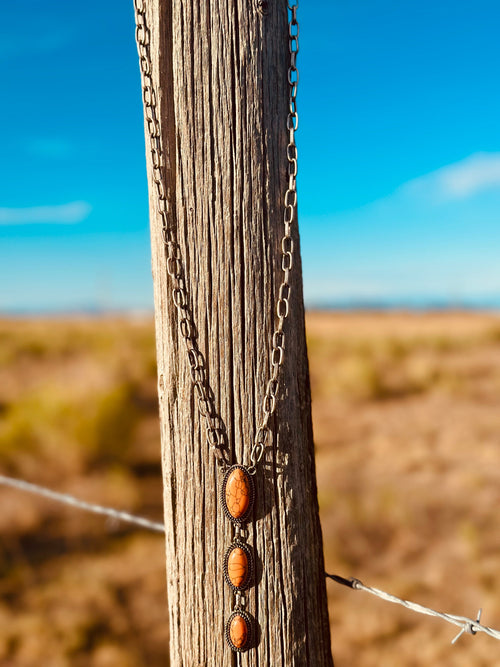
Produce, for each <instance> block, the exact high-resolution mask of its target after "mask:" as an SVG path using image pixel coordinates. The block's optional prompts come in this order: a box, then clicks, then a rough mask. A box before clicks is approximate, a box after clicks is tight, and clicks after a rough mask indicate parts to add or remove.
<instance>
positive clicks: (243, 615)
mask: <svg viewBox="0 0 500 667" xmlns="http://www.w3.org/2000/svg"><path fill="white" fill-rule="evenodd" d="M226 640H227V643H228V644H229V646H230V647H231V648H232V650H233V651H238V652H240V653H241V652H243V651H248V649H249V648H250V647H251V643H252V618H251V616H250V614H247V612H246V611H243V609H236V610H235V611H233V613H232V614H231V616H230V617H229V618H228V620H227V623H226Z"/></svg>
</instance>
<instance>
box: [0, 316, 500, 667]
mask: <svg viewBox="0 0 500 667" xmlns="http://www.w3.org/2000/svg"><path fill="white" fill-rule="evenodd" d="M307 328H308V346H309V354H310V364H311V381H312V390H313V420H314V430H315V439H316V449H317V462H318V466H317V471H318V487H319V498H320V508H321V518H322V524H323V531H324V542H325V558H326V567H327V570H328V571H331V572H335V573H338V574H341V575H344V576H350V575H353V576H357V577H359V578H360V579H362V580H364V581H365V582H366V583H367V584H371V585H375V586H378V587H380V588H383V589H385V590H388V591H390V592H393V593H394V594H396V595H399V596H402V597H408V598H410V599H413V600H415V601H418V602H421V603H423V604H427V605H429V606H432V607H434V608H438V609H443V610H445V611H451V612H454V613H459V614H465V615H474V614H475V612H476V611H477V609H478V608H479V607H480V606H482V607H483V608H484V611H483V620H484V622H485V623H486V624H489V625H492V626H494V627H500V598H499V596H498V589H499V586H500V529H499V528H498V521H497V518H496V515H497V506H498V500H499V495H500V465H499V461H500V410H499V407H498V402H499V399H498V397H499V395H500V319H499V318H497V317H495V316H493V315H491V316H490V315H463V314H442V315H441V314H431V315H415V314H413V315H412V314H387V315H384V314H358V315H352V314H350V315H346V314H324V313H310V314H309V315H308V319H307ZM153 338H154V336H153V328H152V324H151V323H150V322H149V321H130V320H121V321H119V320H116V319H97V320H93V321H91V320H83V319H82V320H71V321H60V320H53V321H51V320H45V321H34V320H22V321H15V322H14V321H3V322H0V472H2V473H5V474H12V475H17V476H21V477H24V478H27V479H29V480H31V481H35V482H39V483H42V484H46V485H49V486H51V487H53V488H57V489H58V490H61V491H68V492H71V493H74V494H76V495H78V496H80V497H82V498H85V499H88V500H91V501H95V502H101V503H103V504H110V505H114V506H118V507H122V508H124V509H127V510H129V511H133V512H137V513H140V514H144V515H146V516H150V517H151V518H153V519H157V520H159V519H161V513H162V510H161V496H162V492H161V474H160V465H159V435H158V434H159V429H158V423H157V404H156V381H155V362H154V340H153ZM0 498H1V506H2V513H1V515H0V534H1V547H0V665H9V666H10V665H13V666H15V667H17V666H19V667H25V666H26V667H27V666H31V665H48V666H50V667H66V666H71V667H73V666H76V667H79V666H80V665H82V666H83V665H85V666H87V665H90V666H92V667H93V666H95V667H127V666H128V665H131V666H134V667H135V666H140V665H141V666H142V665H167V664H168V658H167V639H168V629H167V623H168V620H167V614H166V603H165V584H164V579H165V578H164V572H163V570H164V550H163V543H162V538H161V536H156V535H151V534H147V533H144V532H141V531H134V530H131V529H130V528H129V527H127V526H124V525H122V524H114V525H113V524H109V523H107V522H106V521H105V520H103V519H102V518H100V517H94V516H89V515H87V514H83V513H79V512H75V511H74V510H72V509H69V508H68V509H65V508H61V507H59V506H56V505H54V504H51V503H50V502H48V501H41V500H37V499H34V498H32V497H30V496H25V495H22V494H20V493H18V492H15V491H11V490H7V489H0ZM328 590H329V595H330V603H331V609H330V615H331V623H332V632H333V648H334V656H335V658H336V666H337V667H375V666H377V667H380V666H381V665H384V667H392V666H394V667H396V666H398V667H400V666H402V667H407V666H408V667H412V666H424V665H425V666H427V665H440V666H441V665H444V666H447V665H450V666H452V665H453V666H455V665H456V666H458V667H461V666H465V665H467V666H468V667H469V666H473V667H480V666H483V665H484V666H487V665H488V666H491V665H495V664H496V663H497V659H496V656H497V655H498V650H499V647H498V645H497V642H495V641H494V640H493V639H490V638H488V637H485V636H483V635H480V636H477V637H475V638H472V637H469V636H465V637H462V638H461V639H460V641H459V643H458V645H457V646H455V647H451V646H450V643H449V640H450V639H451V638H452V637H453V636H454V634H455V633H454V628H452V627H451V626H447V625H445V624H442V623H441V622H440V621H437V620H433V619H427V618H425V617H420V616H416V615H414V614H412V613H411V612H408V611H406V610H404V609H402V608H398V607H393V606H390V605H388V604H387V603H383V602H381V601H378V600H375V599H373V598H370V597H368V596H366V595H365V594H363V593H360V592H354V591H351V590H348V589H344V588H342V587H339V586H338V585H337V584H335V583H333V582H329V583H328Z"/></svg>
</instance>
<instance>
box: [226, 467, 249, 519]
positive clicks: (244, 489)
mask: <svg viewBox="0 0 500 667" xmlns="http://www.w3.org/2000/svg"><path fill="white" fill-rule="evenodd" d="M253 500H254V487H253V479H252V476H251V475H250V474H249V472H248V470H247V469H246V468H245V467H244V466H240V465H234V466H231V467H230V468H229V470H228V471H227V472H226V474H225V476H224V481H223V482H222V490H221V501H222V506H223V508H224V512H225V513H226V515H227V516H228V517H229V519H231V521H232V522H233V523H237V524H239V525H241V524H243V523H245V521H246V520H247V519H248V516H249V514H250V512H251V511H252V505H253Z"/></svg>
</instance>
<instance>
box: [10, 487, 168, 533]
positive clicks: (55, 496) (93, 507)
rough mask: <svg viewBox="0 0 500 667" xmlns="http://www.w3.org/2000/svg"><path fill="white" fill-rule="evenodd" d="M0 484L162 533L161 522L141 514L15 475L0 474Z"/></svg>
mask: <svg viewBox="0 0 500 667" xmlns="http://www.w3.org/2000/svg"><path fill="white" fill-rule="evenodd" d="M0 484H3V486H9V487H11V488H13V489H17V490H18V491H25V492H27V493H32V494H34V495H36V496H42V497H43V498H49V499H50V500H53V501H55V502H56V503H62V504H63V505H69V506H71V507H76V508H78V509H80V510H84V511H85V512H92V513H93V514H101V515H103V516H107V517H111V518H112V519H115V520H118V521H124V522H126V523H131V524H134V525H135V526H140V527H141V528H146V529H147V530H152V531H155V532H157V533H164V532H165V526H164V525H163V524H162V523H158V522H156V521H150V520H149V519H146V518H144V517H142V516H136V515H135V514H129V512H123V511H122V510H118V509H115V508H114V507H105V506H104V505H97V504H96V503H88V502H86V501H85V500H80V499H79V498H76V497H75V496H72V495H70V494H69V493H60V492H58V491H53V490H52V489H48V488H46V487H45V486H39V485H38V484H32V483H31V482H26V481H25V480H24V479H17V478H15V477H7V476H6V475H0Z"/></svg>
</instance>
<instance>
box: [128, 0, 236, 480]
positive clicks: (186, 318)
mask: <svg viewBox="0 0 500 667" xmlns="http://www.w3.org/2000/svg"><path fill="white" fill-rule="evenodd" d="M134 8H135V23H136V29H135V38H136V42H137V50H138V52H139V66H140V69H141V79H142V99H143V103H144V117H145V122H146V129H147V133H148V135H149V151H150V156H151V176H152V181H153V183H154V185H155V189H156V206H157V209H156V210H157V213H158V215H159V216H160V218H161V235H162V239H163V243H164V245H165V248H166V257H167V259H166V262H167V273H168V275H169V276H170V278H171V280H172V300H173V302H174V305H175V307H176V309H177V314H178V321H179V331H180V334H181V337H182V339H183V341H184V344H185V347H186V351H187V359H188V363H189V370H190V374H191V378H192V380H193V390H194V395H195V399H196V402H197V407H198V412H199V413H200V416H201V417H202V418H203V419H205V421H206V424H207V428H206V436H207V442H208V445H209V446H210V448H211V449H212V450H213V452H214V454H215V456H216V458H217V462H218V463H219V465H220V466H221V468H222V469H223V470H225V469H226V468H227V467H228V465H229V464H228V461H227V460H226V456H225V452H224V447H225V440H224V433H223V429H222V428H220V426H219V424H218V419H217V413H216V410H215V406H214V401H213V399H212V396H211V394H210V391H209V388H208V384H207V373H206V364H205V359H204V357H203V355H202V353H201V352H200V350H199V348H198V344H197V337H198V334H197V331H196V326H195V324H194V321H193V317H192V314H191V312H190V310H189V296H188V292H187V288H186V283H185V280H184V268H183V264H182V258H181V252H180V246H179V244H178V243H177V240H176V234H175V228H174V227H173V225H172V224H170V222H169V221H170V219H171V210H170V203H169V201H168V199H167V193H166V186H165V178H164V167H165V164H164V162H165V161H164V158H163V147H162V142H161V133H160V121H159V117H158V106H157V95H156V92H155V87H154V84H153V75H152V72H153V66H152V61H151V52H150V34H149V29H148V26H147V18H146V5H145V2H144V0H134Z"/></svg>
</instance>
